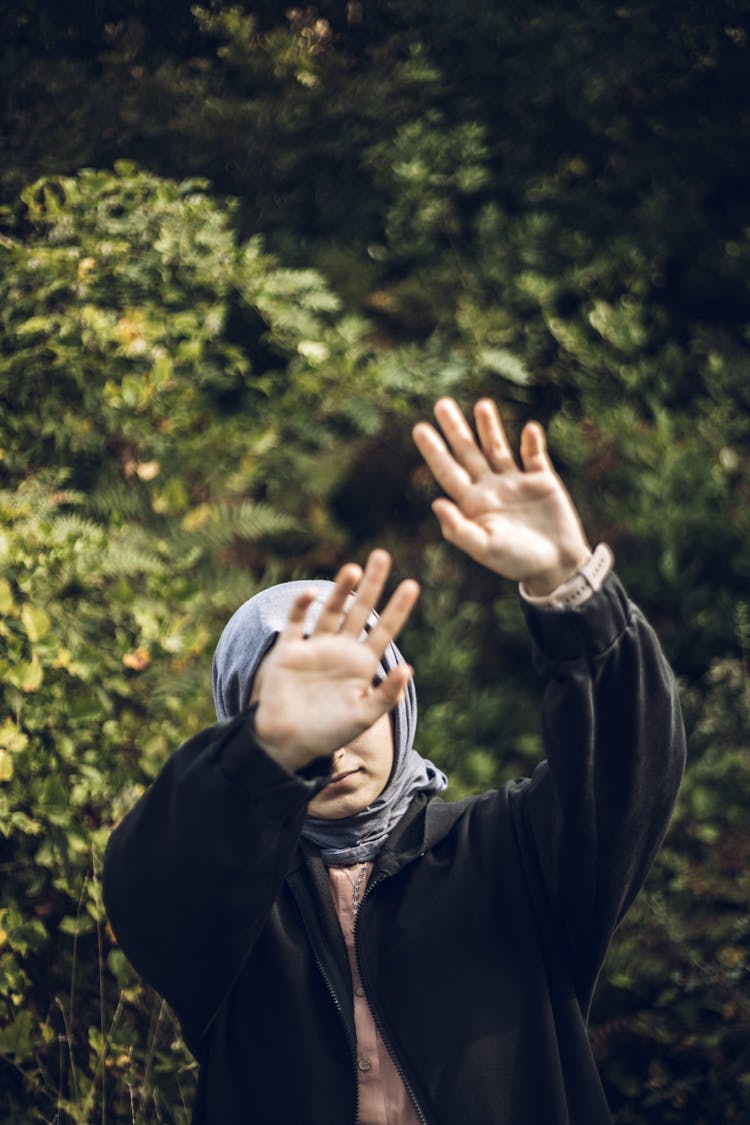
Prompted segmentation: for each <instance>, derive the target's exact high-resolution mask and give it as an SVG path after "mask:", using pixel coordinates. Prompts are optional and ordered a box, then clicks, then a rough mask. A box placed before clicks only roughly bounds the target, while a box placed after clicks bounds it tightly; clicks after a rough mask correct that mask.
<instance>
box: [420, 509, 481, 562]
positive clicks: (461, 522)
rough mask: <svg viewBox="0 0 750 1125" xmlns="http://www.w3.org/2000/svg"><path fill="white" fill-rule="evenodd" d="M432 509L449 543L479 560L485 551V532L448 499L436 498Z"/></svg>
mask: <svg viewBox="0 0 750 1125" xmlns="http://www.w3.org/2000/svg"><path fill="white" fill-rule="evenodd" d="M432 510H433V512H434V513H435V515H436V516H437V518H438V520H439V521H440V530H441V531H442V533H443V536H444V537H445V538H446V539H447V540H448V542H449V543H453V544H454V546H456V547H460V548H461V550H462V551H465V552H466V554H467V555H470V556H471V558H473V559H477V560H478V561H481V560H482V559H483V558H484V556H485V554H486V551H487V533H486V532H485V531H484V530H483V529H482V528H481V527H479V526H478V525H477V524H476V523H474V521H473V520H467V518H466V516H464V515H463V513H462V512H461V511H460V509H459V508H457V507H456V505H455V504H451V502H450V500H436V501H435V503H434V504H433V505H432Z"/></svg>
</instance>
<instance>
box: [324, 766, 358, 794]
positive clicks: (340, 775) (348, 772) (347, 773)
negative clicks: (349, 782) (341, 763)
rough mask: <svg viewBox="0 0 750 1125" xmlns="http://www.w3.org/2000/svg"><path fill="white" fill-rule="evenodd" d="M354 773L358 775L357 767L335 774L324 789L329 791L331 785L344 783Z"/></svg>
mask: <svg viewBox="0 0 750 1125" xmlns="http://www.w3.org/2000/svg"><path fill="white" fill-rule="evenodd" d="M355 773H359V767H356V768H355V769H351V770H344V771H343V772H342V773H337V774H336V776H335V777H332V778H331V780H330V781H329V782H327V783H326V789H329V788H330V787H331V786H332V785H339V784H340V783H341V782H342V781H346V779H347V777H352V776H353V775H354V774H355Z"/></svg>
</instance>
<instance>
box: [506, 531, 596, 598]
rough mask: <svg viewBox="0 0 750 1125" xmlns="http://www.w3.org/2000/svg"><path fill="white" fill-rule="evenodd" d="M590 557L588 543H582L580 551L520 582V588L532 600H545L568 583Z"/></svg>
mask: <svg viewBox="0 0 750 1125" xmlns="http://www.w3.org/2000/svg"><path fill="white" fill-rule="evenodd" d="M591 556H592V552H591V548H590V547H589V545H588V543H583V544H582V545H581V548H580V550H578V551H577V552H571V553H570V554H568V555H567V556H566V557H565V558H563V559H560V561H559V562H558V563H557V565H556V566H554V567H552V568H550V569H549V570H546V571H543V572H542V573H540V574H534V575H531V576H530V577H528V578H524V579H523V580H522V583H521V584H522V586H523V588H524V590H525V592H526V594H528V595H529V597H532V598H547V597H549V595H550V594H552V593H554V591H555V590H557V589H558V588H559V587H560V586H563V585H564V584H565V583H566V582H569V581H570V579H571V578H574V577H575V576H576V574H578V572H579V571H580V570H581V568H582V567H583V566H585V565H586V563H587V562H588V561H589V559H590V558H591Z"/></svg>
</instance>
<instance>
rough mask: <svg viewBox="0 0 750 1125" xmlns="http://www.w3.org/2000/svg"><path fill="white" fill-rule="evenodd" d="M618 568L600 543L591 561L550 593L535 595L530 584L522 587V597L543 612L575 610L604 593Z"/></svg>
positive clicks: (607, 549) (590, 555)
mask: <svg viewBox="0 0 750 1125" xmlns="http://www.w3.org/2000/svg"><path fill="white" fill-rule="evenodd" d="M613 566H614V555H613V554H612V550H611V548H610V547H608V546H607V544H606V543H600V544H599V545H598V547H597V548H596V550H595V551H594V552H593V553H590V554H589V557H588V559H586V561H585V562H583V563H582V565H581V566H579V567H578V569H577V570H576V571H575V573H574V574H572V575H570V576H569V577H568V578H567V579H566V580H565V581H563V582H562V583H561V584H560V585H558V586H557V587H556V588H555V589H554V590H552V591H551V592H550V593H548V594H542V595H540V594H535V593H532V591H531V590H529V587H528V584H526V583H523V582H522V583H521V584H520V587H519V589H520V593H521V597H522V598H523V600H524V601H525V602H528V603H530V604H531V605H535V606H536V607H537V608H539V609H575V608H576V607H577V606H579V605H583V603H584V602H586V601H588V599H589V598H590V597H591V596H592V595H593V594H595V593H596V591H597V590H600V589H601V587H602V586H603V585H604V582H605V580H606V578H607V575H608V574H609V573H610V571H611V570H612V567H613Z"/></svg>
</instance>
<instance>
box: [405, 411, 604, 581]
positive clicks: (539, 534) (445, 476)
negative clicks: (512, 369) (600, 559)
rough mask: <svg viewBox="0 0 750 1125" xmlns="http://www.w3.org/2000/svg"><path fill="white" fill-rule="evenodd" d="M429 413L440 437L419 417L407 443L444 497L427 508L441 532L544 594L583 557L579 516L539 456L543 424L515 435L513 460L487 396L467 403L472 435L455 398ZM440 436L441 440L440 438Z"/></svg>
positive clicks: (544, 458) (492, 567) (549, 466)
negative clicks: (517, 444) (416, 451)
mask: <svg viewBox="0 0 750 1125" xmlns="http://www.w3.org/2000/svg"><path fill="white" fill-rule="evenodd" d="M435 417H436V418H437V421H438V424H439V426H440V429H441V430H442V433H443V435H444V437H445V441H444V440H443V438H442V437H441V436H440V434H439V433H438V432H437V430H435V429H434V428H433V427H432V426H431V425H429V424H428V423H426V422H419V423H418V424H417V425H416V426H415V427H414V431H413V434H414V441H415V443H416V446H417V448H418V449H419V451H420V453H421V454H422V456H423V457H424V459H425V461H426V462H427V464H428V466H429V468H430V469H431V471H432V473H433V476H434V477H435V480H436V481H437V482H438V484H439V485H440V486H441V487H442V488H443V489H444V490H445V491H446V492H447V494H448V496H449V497H450V500H446V499H444V498H443V499H440V500H436V501H435V502H434V503H433V505H432V508H433V511H434V512H435V515H436V516H437V518H438V520H439V521H440V527H441V530H442V532H443V535H444V536H445V538H446V539H447V540H448V541H449V542H451V543H453V544H455V546H457V547H460V548H461V549H462V550H463V551H465V552H466V553H467V554H468V555H470V556H471V557H472V558H473V559H475V560H476V561H477V562H479V563H482V564H483V565H484V566H486V567H488V568H489V569H490V570H494V571H496V572H497V573H498V574H501V575H502V576H503V577H504V578H510V579H513V580H514V581H516V582H523V583H524V585H525V586H526V589H527V590H528V591H529V593H530V594H532V595H544V594H548V593H550V592H551V591H552V590H554V589H555V587H556V586H559V585H560V583H561V582H564V581H565V579H566V578H569V577H570V576H571V575H572V574H574V573H575V571H576V570H577V569H578V567H579V566H581V565H582V564H583V563H584V562H585V561H586V559H587V558H588V557H589V554H590V548H589V546H588V543H587V541H586V536H585V534H584V531H583V528H582V526H581V521H580V519H579V517H578V513H577V512H576V510H575V508H574V506H573V502H572V500H571V499H570V496H569V495H568V493H567V491H566V489H565V487H564V485H563V483H562V481H561V480H560V478H559V477H558V475H557V473H556V472H555V471H554V469H553V468H552V464H551V462H550V459H549V457H548V455H547V446H546V442H545V438H544V430H543V429H542V427H541V426H540V425H539V424H538V423H536V422H529V423H528V424H527V425H526V426H524V429H523V432H522V433H521V464H522V468H519V466H518V465H517V464H516V461H515V460H514V458H513V454H512V453H511V451H510V447H509V445H508V441H507V438H506V436H505V432H504V430H503V424H502V421H501V419H500V414H499V412H498V409H497V407H496V406H495V404H494V402H491V401H490V400H489V399H480V401H479V402H477V404H476V406H475V407H474V419H475V422H476V427H477V434H478V437H479V441H478V442H477V439H476V438H475V436H474V434H473V432H472V430H471V427H470V426H469V423H468V422H467V421H466V419H465V418H464V416H463V414H462V413H461V411H460V409H459V407H458V406H457V404H456V403H455V402H454V401H453V399H450V398H443V399H440V401H439V402H438V403H437V404H436V406H435ZM446 442H447V444H446Z"/></svg>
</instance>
